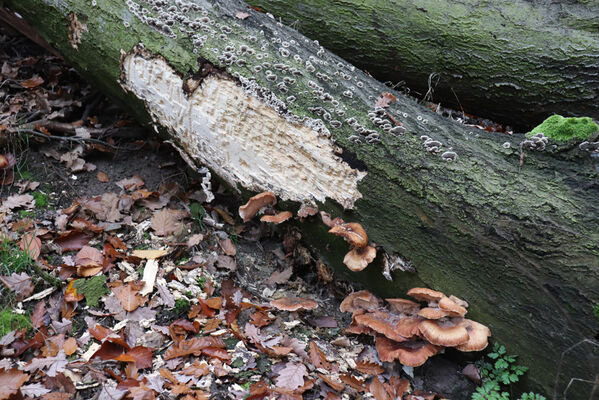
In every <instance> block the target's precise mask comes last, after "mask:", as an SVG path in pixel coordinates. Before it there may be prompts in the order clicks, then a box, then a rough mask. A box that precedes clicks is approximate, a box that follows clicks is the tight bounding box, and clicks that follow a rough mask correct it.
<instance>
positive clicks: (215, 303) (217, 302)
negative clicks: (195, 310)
mask: <svg viewBox="0 0 599 400" xmlns="http://www.w3.org/2000/svg"><path fill="white" fill-rule="evenodd" d="M206 305H207V306H208V307H210V308H214V309H215V310H220V309H221V307H222V305H223V298H222V297H210V298H208V299H206Z"/></svg>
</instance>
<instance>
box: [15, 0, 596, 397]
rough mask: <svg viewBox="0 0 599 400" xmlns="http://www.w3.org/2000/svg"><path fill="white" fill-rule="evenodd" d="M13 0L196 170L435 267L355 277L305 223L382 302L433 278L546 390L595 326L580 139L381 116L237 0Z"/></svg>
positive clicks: (588, 174) (370, 94)
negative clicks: (316, 210)
mask: <svg viewBox="0 0 599 400" xmlns="http://www.w3.org/2000/svg"><path fill="white" fill-rule="evenodd" d="M4 5H5V6H8V7H11V9H12V10H14V11H16V12H18V13H19V16H20V17H23V18H25V19H26V20H28V21H29V22H30V23H32V24H34V25H35V27H36V28H37V30H38V31H39V33H40V34H41V35H42V36H43V37H44V38H45V39H46V40H47V41H48V42H49V43H50V44H52V45H54V46H55V47H56V48H57V49H59V51H60V52H61V53H62V54H63V55H64V56H65V57H66V58H67V59H69V60H71V61H72V62H73V63H74V64H76V65H77V66H78V67H79V69H80V70H81V71H82V72H83V73H84V74H86V75H87V76H89V77H91V78H92V79H93V80H94V81H95V82H96V83H97V84H98V85H99V86H100V87H102V88H103V89H104V90H105V91H106V92H107V93H109V94H111V95H112V96H114V97H115V98H119V99H121V100H123V101H124V102H126V103H127V104H128V105H129V106H130V107H131V109H132V110H134V111H135V112H137V114H138V115H140V116H141V117H144V116H146V118H147V116H148V115H149V116H150V117H151V118H152V123H153V125H154V126H155V127H156V129H161V130H162V131H163V132H164V133H166V134H167V135H169V136H170V138H171V139H172V141H173V142H174V143H175V144H176V146H178V147H179V148H180V150H181V153H182V155H183V156H184V158H185V159H186V160H187V161H188V162H189V163H190V164H191V165H200V164H205V165H207V166H208V167H209V168H211V169H212V171H213V172H214V173H216V175H218V176H219V177H220V178H221V179H223V180H224V181H226V182H227V183H229V184H230V185H231V186H233V187H236V188H238V189H240V190H243V191H244V193H246V194H247V192H248V191H249V192H260V191H264V190H270V191H273V192H274V193H275V194H276V195H277V196H278V197H279V198H280V199H282V200H285V202H283V204H285V205H286V207H288V208H291V209H297V207H298V206H299V205H300V204H301V203H314V202H316V203H318V204H319V207H320V209H321V210H326V211H328V212H330V213H331V214H332V215H333V216H341V217H342V218H344V219H345V220H346V221H356V222H359V223H361V224H362V226H363V227H364V228H365V229H366V231H367V232H368V235H369V236H370V238H371V240H372V241H374V242H375V243H376V244H377V246H378V253H379V260H380V259H383V258H384V257H383V253H386V254H387V255H389V256H390V257H392V258H393V257H395V258H396V259H397V257H399V256H401V257H402V258H404V259H408V260H409V261H410V262H411V263H412V264H413V265H414V267H415V269H416V271H417V274H414V273H410V272H400V271H399V270H397V271H395V272H393V278H394V279H393V281H385V280H384V279H381V276H380V269H379V267H378V266H377V265H372V266H370V267H369V268H367V269H366V270H365V271H363V272H360V273H356V274H353V273H352V274H350V273H348V271H347V269H346V268H345V267H343V265H342V260H343V253H344V252H345V251H347V247H346V244H345V243H344V242H343V241H342V240H341V239H340V238H338V237H334V236H333V235H329V234H327V233H326V231H327V228H326V227H325V226H324V225H323V224H322V223H320V222H319V221H311V222H304V223H302V224H301V225H300V226H301V229H302V230H303V232H304V233H305V234H304V238H305V239H306V240H307V241H308V242H311V243H312V244H313V245H314V247H315V248H316V249H317V250H319V251H320V254H321V255H322V257H323V258H324V259H325V260H326V261H327V262H328V263H330V264H331V265H333V266H335V267H337V271H338V272H340V273H341V276H345V277H348V278H350V279H353V280H355V281H360V282H362V283H363V284H364V285H366V286H370V287H371V288H374V289H376V290H377V291H378V292H379V293H380V294H382V295H385V296H393V297H397V296H402V295H404V293H405V292H406V290H407V289H408V288H409V287H412V286H415V285H421V284H423V283H424V284H427V285H429V286H431V287H432V288H434V289H437V290H442V291H444V292H446V293H453V294H455V295H458V296H460V297H463V298H465V299H466V300H468V301H469V302H470V304H471V307H470V310H471V311H470V314H469V315H472V318H473V319H476V320H479V321H481V322H483V323H485V324H487V325H489V326H490V328H491V330H492V331H493V334H494V336H495V338H496V339H497V340H498V341H500V342H502V343H504V344H506V346H507V347H508V348H509V349H510V350H511V351H513V352H517V353H518V354H520V355H521V362H522V363H523V364H525V365H528V366H529V367H530V368H531V373H530V378H531V379H532V380H533V381H534V382H535V383H536V384H537V385H539V386H540V387H542V388H544V389H545V390H549V389H550V387H551V386H552V384H553V379H554V377H555V375H556V369H557V366H556V364H557V360H559V358H560V354H561V353H562V352H563V351H564V350H566V349H567V348H568V347H570V346H572V345H573V344H574V343H576V342H577V341H579V340H581V339H583V338H590V337H592V336H593V335H594V334H595V331H596V326H595V323H594V317H593V314H592V304H593V303H594V302H597V301H598V300H599V286H598V285H597V284H596V282H597V279H598V278H599V249H598V247H597V242H598V240H599V204H598V202H597V196H598V195H599V184H598V174H597V168H598V167H599V166H598V165H597V158H593V157H591V156H590V155H589V153H588V152H585V151H583V150H580V149H579V146H578V144H577V143H569V144H566V145H559V146H556V147H555V148H554V147H553V146H552V143H549V144H548V145H547V148H546V149H545V151H530V150H526V157H525V159H524V164H523V165H522V166H520V162H521V151H520V143H521V142H522V141H523V140H524V137H523V136H521V135H514V136H506V135H492V134H489V133H487V132H484V131H480V132H479V131H473V130H471V129H468V128H465V127H464V126H461V125H458V124H456V123H454V122H453V121H449V120H446V119H443V118H441V117H440V116H439V115H437V114H435V113H433V112H431V111H430V110H427V109H424V108H422V107H420V106H418V105H417V104H416V103H415V102H413V101H412V100H410V99H409V98H407V97H405V96H402V95H400V94H399V93H394V95H395V96H396V97H397V101H396V102H393V103H391V104H390V106H389V107H388V108H386V109H378V110H374V104H375V101H376V99H377V98H378V97H379V95H380V94H381V93H382V92H384V91H387V88H386V87H385V86H384V85H382V84H380V83H379V82H377V81H375V80H374V79H372V78H370V77H369V76H367V75H366V74H364V73H362V72H361V71H359V70H357V69H355V68H354V67H353V66H351V65H350V64H348V63H347V62H345V61H343V60H342V59H340V58H338V57H336V56H334V55H332V54H331V53H329V52H327V51H325V50H324V49H323V48H322V47H321V46H319V45H317V44H315V43H314V42H312V41H310V40H308V39H306V38H305V37H303V36H302V35H300V34H298V33H297V32H295V31H293V30H291V29H288V28H286V27H284V26H282V25H281V24H279V23H277V22H276V21H275V20H273V19H270V18H268V17H267V16H265V15H264V14H261V13H257V12H254V11H251V10H248V9H247V8H246V7H245V6H244V5H243V4H242V3H240V2H238V1H235V0H227V1H224V0H223V1H218V2H213V1H200V0H196V1H195V2H186V1H183V0H176V1H174V2H168V1H165V0H127V2H126V3H122V2H121V1H118V0H107V1H101V2H100V1H98V2H95V1H92V2H89V1H88V0H64V1H61V2H56V1H54V0H4ZM387 98H388V101H391V97H387ZM425 136H426V137H425ZM427 137H428V139H427ZM589 140H596V139H594V138H589ZM531 143H532V142H531ZM530 146H531V145H530V144H528V145H525V146H524V148H529V147H530ZM532 147H534V146H532ZM540 147H542V146H539V147H537V149H538V150H540ZM583 147H584V146H583ZM584 148H588V145H587V147H584ZM325 249H326V250H325ZM571 355H572V357H573V358H572V360H571V361H568V360H566V361H564V363H563V365H562V374H561V376H560V377H559V378H560V379H559V382H558V386H557V389H559V390H563V388H564V386H565V385H566V384H567V383H568V381H569V379H570V377H579V378H591V377H592V376H591V375H592V373H593V371H594V370H596V368H595V367H596V364H594V363H596V361H597V360H596V358H593V357H594V356H593V355H592V352H590V351H587V349H585V348H583V346H581V347H577V348H575V350H574V351H572V352H571ZM579 389H580V390H581V391H584V390H587V388H586V387H585V388H579ZM587 392H588V390H587Z"/></svg>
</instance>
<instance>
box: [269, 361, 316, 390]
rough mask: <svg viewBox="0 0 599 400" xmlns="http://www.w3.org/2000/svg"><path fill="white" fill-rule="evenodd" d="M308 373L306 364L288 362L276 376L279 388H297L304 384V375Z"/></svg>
mask: <svg viewBox="0 0 599 400" xmlns="http://www.w3.org/2000/svg"><path fill="white" fill-rule="evenodd" d="M307 375H308V370H307V369H306V366H305V365H304V364H301V363H293V362H288V363H287V364H285V367H284V368H283V369H282V370H280V371H279V376H277V377H276V378H275V383H276V386H277V388H279V389H286V390H295V389H297V388H299V387H301V386H303V385H304V376H307Z"/></svg>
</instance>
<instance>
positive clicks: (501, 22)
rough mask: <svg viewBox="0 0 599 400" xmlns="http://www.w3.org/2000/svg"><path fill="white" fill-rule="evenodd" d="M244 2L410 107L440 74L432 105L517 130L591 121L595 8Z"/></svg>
mask: <svg viewBox="0 0 599 400" xmlns="http://www.w3.org/2000/svg"><path fill="white" fill-rule="evenodd" d="M247 2H248V3H250V4H252V5H254V6H257V7H259V8H260V9H262V10H263V11H265V12H270V13H272V14H274V16H275V17H276V18H279V17H280V18H281V19H282V20H283V21H284V22H285V23H287V24H290V25H292V26H294V27H296V29H298V30H299V31H300V32H302V33H304V34H305V35H307V36H308V37H310V38H312V39H318V40H319V41H320V42H321V44H322V45H324V46H325V47H326V48H327V49H329V50H331V51H333V52H334V53H336V54H338V55H339V56H341V57H343V58H345V59H346V60H348V61H349V62H351V63H353V64H354V65H356V66H358V67H360V68H362V69H365V70H367V71H369V72H370V73H371V74H373V76H374V77H376V78H377V79H379V80H382V81H386V80H389V81H392V82H399V81H405V82H406V84H407V86H408V87H409V88H410V89H412V90H413V91H414V92H417V93H419V95H417V94H415V95H416V96H417V97H421V98H422V97H423V96H424V94H425V93H427V92H428V88H429V75H431V74H438V75H437V76H433V77H432V82H431V83H430V85H431V87H432V88H433V89H434V96H433V99H434V100H435V101H437V102H441V103H442V104H443V105H445V106H450V107H453V108H454V109H457V110H460V109H463V110H465V111H466V112H468V113H471V114H475V115H478V116H483V117H489V118H493V119H495V120H496V121H497V122H501V123H507V124H511V125H515V126H516V127H517V128H520V129H523V128H524V127H528V128H531V127H532V126H534V125H536V124H538V123H539V122H541V121H542V120H543V119H545V118H546V117H548V116H549V115H551V114H553V113H557V114H563V115H574V116H581V115H589V116H592V117H594V118H599V104H598V103H597V101H596V98H597V93H598V92H599V72H598V71H599V68H598V67H599V64H598V62H597V60H598V56H599V29H598V28H599V25H598V22H597V21H599V15H598V12H599V11H598V10H599V8H598V7H597V5H598V4H599V3H598V2H597V1H591V2H586V1H585V2H582V1H577V0H570V1H559V2H555V1H548V0H544V1H535V2H532V1H530V0H517V1H489V2H482V3H481V2H480V1H477V0H462V1H458V2H456V1H452V0H441V1H439V0H435V1H430V0H416V1H412V0H411V1H405V0H397V1H374V2H372V1H360V0H349V1H326V0H300V1H297V0H248V1H247ZM437 79H438V83H436V82H437Z"/></svg>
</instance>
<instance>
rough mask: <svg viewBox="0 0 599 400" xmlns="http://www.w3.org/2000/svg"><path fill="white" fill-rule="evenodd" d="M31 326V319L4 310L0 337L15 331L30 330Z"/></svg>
mask: <svg viewBox="0 0 599 400" xmlns="http://www.w3.org/2000/svg"><path fill="white" fill-rule="evenodd" d="M30 326H31V322H30V321H29V317H28V316H26V315H21V314H17V313H15V312H13V311H12V310H9V309H4V310H2V312H0V337H2V336H4V335H6V334H7V333H8V332H11V331H14V330H15V329H22V328H28V327H30Z"/></svg>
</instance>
